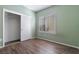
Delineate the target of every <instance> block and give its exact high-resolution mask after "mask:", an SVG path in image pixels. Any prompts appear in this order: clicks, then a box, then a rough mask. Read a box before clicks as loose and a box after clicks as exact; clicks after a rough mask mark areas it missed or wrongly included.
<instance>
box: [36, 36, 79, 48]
mask: <svg viewBox="0 0 79 59" xmlns="http://www.w3.org/2000/svg"><path fill="white" fill-rule="evenodd" d="M37 38H39V39H43V40H47V41H50V42H55V43H58V44H61V45H65V46H69V47H73V48H76V49H79V47H78V46H74V45H70V44H65V43H61V42H57V41H52V40H49V39H45V38H40V37H37Z"/></svg>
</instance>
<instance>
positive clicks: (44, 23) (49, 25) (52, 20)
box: [39, 14, 56, 34]
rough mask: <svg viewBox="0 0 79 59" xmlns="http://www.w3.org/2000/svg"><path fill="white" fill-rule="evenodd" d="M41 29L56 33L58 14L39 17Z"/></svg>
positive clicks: (41, 30)
mask: <svg viewBox="0 0 79 59" xmlns="http://www.w3.org/2000/svg"><path fill="white" fill-rule="evenodd" d="M39 31H40V32H45V33H52V34H56V16H55V15H54V14H53V15H48V16H43V17H40V18H39Z"/></svg>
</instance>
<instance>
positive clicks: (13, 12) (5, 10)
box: [3, 8, 23, 47]
mask: <svg viewBox="0 0 79 59" xmlns="http://www.w3.org/2000/svg"><path fill="white" fill-rule="evenodd" d="M5 12H9V13H12V14H16V15H20V16H22V15H23V14H21V13H18V12H15V11H12V10H8V9H5V8H3V47H5ZM20 21H21V18H20ZM20 35H21V33H20Z"/></svg>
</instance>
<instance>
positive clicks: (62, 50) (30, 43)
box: [0, 38, 79, 54]
mask: <svg viewBox="0 0 79 59" xmlns="http://www.w3.org/2000/svg"><path fill="white" fill-rule="evenodd" d="M0 54H79V49H76V48H72V47H68V46H64V45H61V44H57V43H53V42H49V41H46V40H42V39H37V38H36V39H29V40H26V41H23V42H19V43H15V44H11V45H8V46H6V47H4V48H1V49H0Z"/></svg>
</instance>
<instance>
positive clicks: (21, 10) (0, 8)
mask: <svg viewBox="0 0 79 59" xmlns="http://www.w3.org/2000/svg"><path fill="white" fill-rule="evenodd" d="M3 8H6V9H9V10H12V11H16V12H18V13H22V14H25V15H29V16H31V17H32V36H33V37H34V36H35V13H34V12H33V11H31V10H29V9H27V8H25V7H24V6H22V5H0V38H1V39H3V19H2V11H3ZM0 45H2V41H1V42H0Z"/></svg>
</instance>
